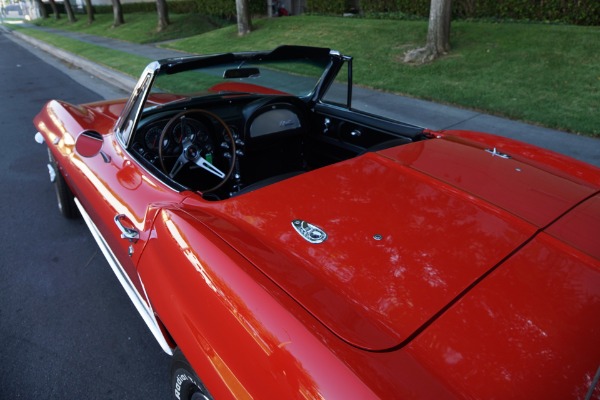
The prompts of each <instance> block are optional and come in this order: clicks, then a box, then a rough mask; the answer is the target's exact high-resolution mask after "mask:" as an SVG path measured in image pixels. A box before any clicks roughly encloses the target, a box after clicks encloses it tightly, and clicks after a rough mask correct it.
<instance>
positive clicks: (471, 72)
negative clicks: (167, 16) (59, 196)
mask: <svg viewBox="0 0 600 400" xmlns="http://www.w3.org/2000/svg"><path fill="white" fill-rule="evenodd" d="M98 17H100V16H98ZM110 17H111V16H109V17H108V19H106V20H105V21H101V20H100V18H98V21H97V23H94V24H93V25H92V26H87V24H86V23H85V22H84V21H83V20H84V16H82V17H81V20H82V21H80V22H78V23H77V24H72V25H69V24H68V23H67V22H66V21H60V22H58V23H57V22H56V21H52V20H49V21H45V22H44V25H47V26H52V27H57V28H60V29H75V30H80V31H82V32H86V33H92V34H97V35H105V36H106V35H110V36H111V37H116V38H119V39H121V40H128V41H134V42H147V41H158V40H166V39H165V36H161V37H159V36H152V32H153V31H154V30H155V27H156V16H155V15H154V14H131V15H128V14H126V15H125V18H126V21H128V22H127V23H126V24H125V25H123V26H121V27H118V28H110V23H111V20H110ZM194 18H200V17H197V16H190V15H172V16H171V19H172V21H173V22H174V24H173V25H176V24H177V22H176V21H179V24H180V26H179V27H178V28H176V27H175V26H174V27H172V28H173V29H178V30H177V33H173V36H170V37H169V39H170V40H171V41H169V42H167V43H162V44H161V45H162V46H165V47H169V48H173V49H178V50H183V51H187V52H190V53H215V52H221V51H235V50H249V49H257V50H262V49H270V48H273V47H276V46H278V45H281V44H302V45H314V46H326V47H330V48H334V49H336V50H339V51H341V52H342V53H344V54H348V55H352V56H354V59H355V62H354V66H355V67H354V68H355V75H354V76H355V83H357V84H359V85H362V86H365V87H371V88H375V89H379V90H384V91H388V92H393V93H399V94H404V95H408V96H412V97H417V98H422V99H428V100H434V101H437V102H441V103H446V104H452V105H457V106H460V107H465V108H469V109H475V110H480V111H484V112H487V113H491V114H495V115H499V116H505V117H508V118H512V119H517V120H521V121H525V122H530V123H534V124H539V125H543V126H547V127H551V128H556V129H561V130H566V131H570V132H575V133H581V134H586V135H592V136H600V30H599V29H598V27H580V26H568V25H549V24H527V23H487V22H486V23H484V22H463V21H455V22H453V23H452V33H451V45H452V51H451V52H450V54H448V55H447V56H445V57H443V58H441V59H440V60H438V61H436V62H434V63H432V64H428V65H424V66H409V65H405V64H403V63H402V62H401V60H402V56H403V54H404V52H405V51H407V50H409V49H412V48H415V47H419V46H422V45H423V44H424V41H425V37H426V31H427V22H426V21H399V20H381V19H359V18H338V17H321V16H297V17H288V18H274V19H256V20H254V21H253V22H254V25H255V31H254V32H253V33H252V34H250V35H249V36H246V37H242V38H240V37H238V36H237V30H236V27H235V26H234V25H231V26H225V27H223V28H220V29H216V28H215V27H214V26H212V27H211V26H210V23H208V25H204V27H202V28H200V27H198V26H196V25H200V24H199V23H198V24H188V23H187V22H183V21H188V20H192V19H194ZM180 28H181V29H180ZM196 29H199V30H200V31H201V32H194V30H196ZM45 36H52V35H45ZM174 37H184V38H183V39H180V40H174V41H173V38H174ZM45 40H51V39H50V38H45ZM54 40H55V41H56V42H55V43H54V44H55V45H57V46H61V44H60V42H62V41H63V40H65V39H64V38H55V39H54ZM67 45H68V46H74V45H75V44H73V43H70V44H69V43H67ZM72 51H73V50H72ZM74 51H75V52H77V53H83V51H84V50H83V49H82V50H78V49H75V50H74ZM102 51H110V50H102ZM89 53H95V54H96V53H98V49H95V50H94V51H89ZM83 55H84V56H86V57H89V54H88V55H85V54H83ZM109 58H117V59H118V58H119V57H108V56H100V57H99V60H98V61H101V62H103V61H104V60H105V59H109ZM121 58H122V57H121ZM111 62H112V61H111ZM135 62H136V63H137V62H138V61H135ZM139 62H140V63H143V62H144V61H143V60H139ZM106 63H108V61H106ZM121 63H122V60H121ZM112 67H113V68H117V69H123V68H127V66H122V65H119V66H115V65H112ZM133 69H134V70H135V69H137V71H138V72H139V71H141V68H138V67H137V66H136V67H135V68H133ZM126 72H129V73H132V72H130V71H126ZM132 74H134V75H137V74H135V73H132Z"/></svg>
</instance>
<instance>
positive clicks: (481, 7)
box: [308, 0, 600, 25]
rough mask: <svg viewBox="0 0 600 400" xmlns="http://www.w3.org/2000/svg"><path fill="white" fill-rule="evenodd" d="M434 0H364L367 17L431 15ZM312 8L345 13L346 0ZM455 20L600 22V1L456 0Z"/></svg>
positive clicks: (317, 2)
mask: <svg viewBox="0 0 600 400" xmlns="http://www.w3.org/2000/svg"><path fill="white" fill-rule="evenodd" d="M429 5H430V0H362V1H361V2H360V6H361V10H360V11H361V13H362V14H363V15H364V16H366V17H370V18H372V17H375V18H388V19H415V18H428V16H429ZM308 11H309V12H311V13H317V14H327V15H342V14H343V13H345V12H347V11H349V5H348V3H347V2H346V1H345V0H308ZM452 13H453V16H454V18H455V19H496V20H520V21H539V22H561V23H567V24H574V25H600V1H599V0H453V1H452Z"/></svg>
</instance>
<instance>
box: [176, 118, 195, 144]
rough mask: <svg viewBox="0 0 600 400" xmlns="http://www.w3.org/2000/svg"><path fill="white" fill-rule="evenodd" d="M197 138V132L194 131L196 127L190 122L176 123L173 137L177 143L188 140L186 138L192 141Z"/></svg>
mask: <svg viewBox="0 0 600 400" xmlns="http://www.w3.org/2000/svg"><path fill="white" fill-rule="evenodd" d="M195 138H196V133H195V131H194V127H193V126H192V125H191V124H189V123H185V122H183V123H179V124H177V125H175V128H173V139H174V140H175V143H177V144H181V143H183V142H184V141H186V139H187V140H188V141H190V142H193V141H194V139H195Z"/></svg>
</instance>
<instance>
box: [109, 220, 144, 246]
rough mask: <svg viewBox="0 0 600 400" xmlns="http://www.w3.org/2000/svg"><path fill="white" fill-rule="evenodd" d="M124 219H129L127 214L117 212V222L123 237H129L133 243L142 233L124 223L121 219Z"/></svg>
mask: <svg viewBox="0 0 600 400" xmlns="http://www.w3.org/2000/svg"><path fill="white" fill-rule="evenodd" d="M124 219H127V216H126V215H125V214H117V215H116V216H115V224H117V228H119V230H120V231H121V239H127V240H129V241H130V242H133V243H135V242H137V241H138V239H139V238H140V233H139V232H138V231H137V230H136V229H133V228H128V227H126V226H125V225H123V223H122V222H121V220H124Z"/></svg>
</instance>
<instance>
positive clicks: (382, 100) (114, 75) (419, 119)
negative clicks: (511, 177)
mask: <svg viewBox="0 0 600 400" xmlns="http://www.w3.org/2000/svg"><path fill="white" fill-rule="evenodd" d="M31 27H32V28H35V29H39V30H43V31H46V32H48V33H51V34H56V35H63V36H66V37H69V38H71V39H75V40H80V41H83V42H86V43H90V44H94V45H96V46H103V47H107V48H110V49H113V50H119V51H122V52H124V53H127V54H133V55H137V56H141V57H145V58H148V59H149V60H158V59H162V58H169V57H180V56H185V55H186V53H182V52H178V51H175V50H169V49H163V48H159V47H156V46H152V45H138V44H133V43H129V42H124V41H120V40H115V39H108V38H103V37H98V36H92V35H87V34H80V33H73V32H66V31H60V30H55V29H50V28H42V27H36V26H31ZM0 28H2V27H1V26H0ZM4 32H5V33H6V32H7V30H6V29H4ZM7 34H8V33H7ZM9 36H12V37H13V38H14V39H16V40H17V41H18V42H19V43H21V44H22V45H24V46H29V47H30V46H34V47H37V48H40V49H42V50H44V51H45V52H48V53H50V54H52V55H53V56H55V57H57V58H59V59H61V60H64V61H66V62H68V63H70V64H73V65H75V66H77V67H79V68H82V69H83V70H85V71H87V72H89V73H90V74H92V75H93V76H95V77H98V78H100V79H103V80H105V81H106V82H107V83H109V84H111V85H114V86H116V87H117V88H119V89H121V90H122V91H123V92H124V93H125V92H129V91H130V90H131V88H132V87H133V85H134V83H135V81H136V80H137V77H136V78H131V77H129V76H127V75H124V74H121V73H119V72H116V71H114V70H111V69H109V68H106V67H102V66H99V65H97V64H94V63H92V62H90V61H87V60H85V59H82V58H81V57H78V56H77V55H75V54H71V53H68V52H65V51H63V50H60V49H56V48H54V47H52V46H49V45H48V44H46V43H44V42H41V41H39V40H37V39H34V38H31V37H29V36H26V35H24V34H21V33H19V32H18V31H14V32H13V34H12V35H9ZM140 72H141V71H140ZM354 95H355V96H354V97H355V98H356V101H359V102H361V103H363V104H368V105H369V108H371V109H372V112H373V113H375V114H380V115H386V116H390V117H393V118H394V119H397V120H400V121H404V122H407V123H410V124H414V125H418V126H422V127H426V128H430V129H434V130H442V129H466V130H473V131H482V132H488V133H493V134H496V135H500V136H505V137H509V138H513V139H517V140H521V141H524V142H527V143H531V144H534V145H536V146H539V147H543V148H546V149H549V150H553V151H556V152H558V153H562V154H566V155H569V156H571V157H573V158H576V159H579V160H582V161H585V162H588V163H590V164H594V165H596V166H599V167H600V140H598V139H595V138H590V137H585V136H579V135H575V134H570V133H566V132H562V131H557V130H553V129H547V128H542V127H539V126H535V125H530V124H525V123H522V122H517V121H512V120H508V119H505V118H500V117H495V116H492V115H488V114H484V113H481V112H477V111H472V110H467V109H462V108H457V107H451V106H447V105H441V104H437V103H433V102H430V101H423V100H417V99H413V98H409V97H403V96H397V95H393V94H389V93H381V92H377V91H373V90H367V89H362V88H355V93H354Z"/></svg>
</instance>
